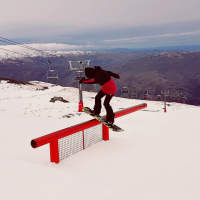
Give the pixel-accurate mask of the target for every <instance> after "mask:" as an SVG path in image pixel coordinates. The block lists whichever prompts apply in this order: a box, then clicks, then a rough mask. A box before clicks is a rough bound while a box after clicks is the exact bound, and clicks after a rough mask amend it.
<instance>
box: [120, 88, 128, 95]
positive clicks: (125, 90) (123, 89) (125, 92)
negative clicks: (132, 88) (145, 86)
mask: <svg viewBox="0 0 200 200" xmlns="http://www.w3.org/2000/svg"><path fill="white" fill-rule="evenodd" d="M121 93H122V94H128V93H129V90H128V88H127V87H122V89H121Z"/></svg>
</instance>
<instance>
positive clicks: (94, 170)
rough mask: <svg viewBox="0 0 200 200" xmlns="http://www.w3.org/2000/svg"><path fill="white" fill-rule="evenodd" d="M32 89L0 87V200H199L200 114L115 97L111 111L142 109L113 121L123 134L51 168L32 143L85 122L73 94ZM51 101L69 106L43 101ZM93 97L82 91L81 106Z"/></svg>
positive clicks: (4, 83) (72, 90)
mask: <svg viewBox="0 0 200 200" xmlns="http://www.w3.org/2000/svg"><path fill="white" fill-rule="evenodd" d="M31 83H32V85H15V84H9V83H7V81H1V82H0V121H1V126H0V130H1V134H0V141H1V145H0V199H1V200H11V199H12V200H13V199H17V200H18V199H20V200H32V199H34V200H35V199H37V200H46V199H48V200H55V199H59V200H66V199H69V200H80V199H81V200H83V199H84V200H122V199H123V200H199V199H200V155H199V154H200V133H199V118H200V107H197V106H190V105H184V104H178V103H170V104H169V106H167V112H166V113H165V112H164V111H163V107H164V105H163V103H162V102H153V101H143V100H132V99H125V98H119V97H114V98H113V99H112V101H111V104H112V106H113V108H114V111H118V110H120V109H121V108H128V107H131V106H134V105H137V104H141V103H144V102H145V103H147V108H145V109H143V110H141V111H137V112H134V113H132V114H129V115H126V116H123V117H120V118H117V119H116V124H117V125H119V126H120V127H122V128H123V129H125V131H124V132H120V133H117V132H112V131H110V140H109V141H102V142H99V143H97V144H95V145H93V146H91V147H89V148H87V149H85V150H84V151H81V152H79V153H77V154H74V155H72V156H70V157H68V158H66V159H64V160H62V161H61V162H60V163H59V164H55V163H50V156H49V145H44V146H42V147H39V148H36V149H33V148H32V147H31V146H30V141H31V140H32V139H34V138H37V137H40V136H43V135H46V134H48V133H51V132H54V131H57V130H60V129H63V128H67V127H70V126H72V125H74V124H77V123H80V122H84V121H87V120H90V119H91V117H90V116H89V115H87V114H85V113H78V112H77V110H78V90H77V89H76V88H69V87H61V86H55V85H51V84H48V83H42V82H37V81H35V82H31ZM44 87H48V88H49V89H46V90H41V89H42V88H44ZM36 89H37V90H36ZM55 96H62V97H63V98H64V99H65V100H68V101H69V103H63V102H60V101H56V102H55V103H52V102H49V101H50V99H51V98H52V97H55ZM94 96H95V93H92V92H83V98H84V106H89V107H93V105H94V99H93V97H94ZM102 114H105V109H103V110H102ZM69 116H71V117H70V118H68V117H69Z"/></svg>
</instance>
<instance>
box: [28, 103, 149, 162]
mask: <svg viewBox="0 0 200 200" xmlns="http://www.w3.org/2000/svg"><path fill="white" fill-rule="evenodd" d="M146 107H147V104H146V103H144V104H140V105H137V106H133V107H130V108H127V109H124V110H121V111H118V112H116V113H115V118H118V117H121V116H123V115H127V114H129V113H132V112H135V111H138V110H141V109H143V108H146ZM104 117H105V116H104ZM100 123H101V122H99V121H97V120H96V119H93V120H90V121H86V122H83V123H81V124H78V125H75V126H71V127H68V128H66V129H63V130H60V131H56V132H54V133H50V134H48V135H44V136H42V137H39V138H36V139H33V140H32V141H31V146H32V147H33V148H37V147H40V146H42V145H45V144H48V143H49V144H50V157H51V162H55V163H59V148H58V139H60V138H63V137H66V136H69V135H72V134H74V133H77V132H79V131H83V130H85V129H88V128H90V127H93V126H96V125H98V124H100ZM102 131H103V133H102V134H103V136H102V139H103V140H109V129H108V127H107V126H105V125H103V127H102ZM84 148H85V147H84V132H83V149H84Z"/></svg>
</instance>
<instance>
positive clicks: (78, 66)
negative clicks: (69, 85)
mask: <svg viewBox="0 0 200 200" xmlns="http://www.w3.org/2000/svg"><path fill="white" fill-rule="evenodd" d="M68 62H69V67H68V69H69V70H72V71H73V70H80V71H82V70H84V69H85V68H86V67H89V62H90V60H82V61H68Z"/></svg>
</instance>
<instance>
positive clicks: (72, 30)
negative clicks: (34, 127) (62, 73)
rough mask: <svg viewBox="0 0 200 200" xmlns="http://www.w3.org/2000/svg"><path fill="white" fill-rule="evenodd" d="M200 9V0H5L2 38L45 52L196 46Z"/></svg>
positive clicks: (0, 21) (0, 23)
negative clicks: (38, 48)
mask: <svg viewBox="0 0 200 200" xmlns="http://www.w3.org/2000/svg"><path fill="white" fill-rule="evenodd" d="M199 8H200V1H199V0H168V1H166V0H101V1H100V0H99V1H96V0H34V1H30V0H17V1H16V0H1V8H0V36H1V37H5V38H8V39H12V40H15V41H18V42H22V43H24V44H35V45H36V44H37V47H41V48H42V49H43V50H45V49H52V50H71V49H100V48H150V47H161V46H179V45H194V44H200V12H199ZM0 44H1V45H4V43H0Z"/></svg>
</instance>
